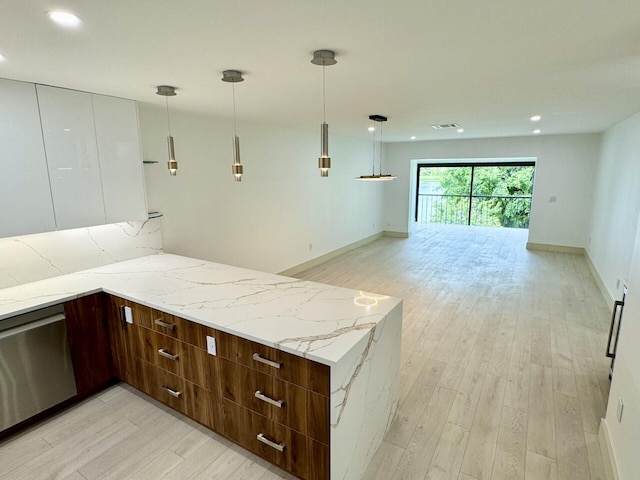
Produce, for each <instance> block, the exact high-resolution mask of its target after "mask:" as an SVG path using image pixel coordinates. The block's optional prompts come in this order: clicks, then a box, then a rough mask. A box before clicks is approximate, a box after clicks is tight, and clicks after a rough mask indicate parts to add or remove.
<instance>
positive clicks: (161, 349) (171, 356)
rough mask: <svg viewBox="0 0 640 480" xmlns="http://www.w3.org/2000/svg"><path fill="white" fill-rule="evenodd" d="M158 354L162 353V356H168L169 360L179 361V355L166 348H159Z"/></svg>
mask: <svg viewBox="0 0 640 480" xmlns="http://www.w3.org/2000/svg"><path fill="white" fill-rule="evenodd" d="M158 355H160V356H161V357H164V358H168V359H169V360H173V361H174V362H177V361H178V355H174V354H173V353H171V352H168V351H167V350H165V349H164V348H159V349H158Z"/></svg>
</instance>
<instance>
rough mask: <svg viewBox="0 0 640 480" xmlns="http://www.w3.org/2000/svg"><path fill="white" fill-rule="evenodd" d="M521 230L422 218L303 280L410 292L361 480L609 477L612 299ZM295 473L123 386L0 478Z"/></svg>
mask: <svg viewBox="0 0 640 480" xmlns="http://www.w3.org/2000/svg"><path fill="white" fill-rule="evenodd" d="M526 235H527V232H526V231H524V230H510V229H505V230H500V229H485V228H474V227H471V228H469V227H448V228H443V227H436V228H429V229H420V230H419V231H417V232H416V233H415V234H414V235H413V236H412V237H411V238H409V239H394V238H382V239H380V240H377V241H375V242H373V243H371V244H369V245H366V246H364V247H361V248H358V249H356V250H353V251H351V252H348V253H347V254H344V255H341V256H340V257H336V258H335V259H332V260H330V261H329V262H326V263H324V264H322V265H320V266H318V267H314V268H312V269H309V270H307V271H305V272H303V273H302V274H301V275H298V276H299V277H300V278H304V279H309V280H314V281H319V282H325V283H330V284H333V285H340V286H345V287H350V288H356V289H361V290H368V291H373V292H377V293H384V294H388V295H393V296H398V297H402V298H403V299H404V314H403V317H404V319H403V336H402V370H401V386H400V399H401V401H400V406H399V411H398V417H397V419H396V420H395V422H394V424H393V425H392V427H391V430H390V432H389V433H388V434H387V436H386V437H385V441H384V442H383V444H382V446H381V447H380V449H379V450H378V452H377V453H376V455H375V457H374V459H373V461H372V462H371V464H370V467H369V469H368V471H367V472H366V474H365V477H364V478H365V479H369V480H370V479H381V480H382V479H384V480H393V479H425V478H426V479H430V480H433V479H459V480H474V479H475V480H486V479H495V480H506V479H525V480H537V479H545V480H546V479H554V480H573V479H575V480H589V479H591V480H604V479H605V476H604V468H603V464H602V458H601V455H600V450H599V447H598V443H597V432H598V427H599V422H600V418H601V417H602V416H603V415H604V412H605V405H606V401H607V395H608V390H609V381H608V376H607V369H608V362H607V361H606V360H605V357H604V350H605V343H606V335H607V327H608V320H609V315H610V313H609V305H607V304H606V302H605V301H604V299H603V298H602V296H601V294H600V292H599V291H598V289H597V287H596V285H595V283H594V281H593V278H592V277H591V274H590V272H589V270H588V267H587V264H586V261H585V259H584V258H583V257H582V256H579V255H571V254H560V253H552V252H533V251H527V250H526V249H525V248H524V247H525V243H526ZM41 478H42V479H44V478H60V479H65V478H66V479H73V480H82V479H88V480H93V479H105V478H114V479H128V478H131V479H136V480H141V479H147V478H149V479H154V480H156V479H181V480H186V479H233V480H239V479H260V480H268V479H278V478H287V479H290V478H292V477H290V476H289V475H287V474H286V473H284V472H282V471H281V470H279V469H277V468H276V467H273V466H270V465H269V464H267V463H266V462H263V461H262V460H260V459H258V458H257V457H255V456H253V455H251V454H249V453H247V452H245V451H244V450H242V449H240V448H239V447H236V446H235V445H233V444H231V443H230V442H228V441H226V440H224V439H222V438H221V437H220V436H218V435H216V434H214V433H212V432H209V431H207V430H206V429H204V428H203V427H201V426H199V425H197V424H195V423H193V422H191V421H190V420H187V419H186V418H185V417H183V416H181V415H179V414H176V413H173V412H171V411H170V410H169V409H167V408H165V407H163V406H162V405H160V404H158V403H157V402H155V401H153V400H150V399H149V397H146V396H144V395H142V394H138V393H137V392H135V391H133V390H132V389H130V388H129V387H127V386H122V385H118V386H116V387H113V388H111V389H109V390H107V391H105V392H103V393H102V394H100V395H98V396H95V397H92V398H91V399H89V400H87V401H85V402H83V403H82V404H80V405H77V406H75V407H74V408H72V409H70V410H68V411H66V412H64V413H62V414H60V415H57V416H55V417H53V418H51V419H49V420H47V421H45V422H43V423H41V424H39V425H37V426H35V427H33V428H31V429H29V430H28V431H26V432H24V433H23V434H21V435H18V436H16V437H13V438H12V439H10V440H8V441H5V442H4V443H0V479H3V480H4V479H7V480H8V479H11V480H19V479H29V480H36V479H41Z"/></svg>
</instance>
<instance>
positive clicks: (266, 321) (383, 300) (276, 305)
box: [0, 254, 401, 365]
mask: <svg viewBox="0 0 640 480" xmlns="http://www.w3.org/2000/svg"><path fill="white" fill-rule="evenodd" d="M99 291H105V292H107V293H111V294H114V295H117V296H120V297H123V298H126V299H128V300H132V301H135V302H138V303H140V304H143V305H147V306H149V307H152V308H155V309H158V310H161V311H163V312H166V313H170V314H173V315H178V316H180V317H183V318H186V319H188V320H192V321H194V322H197V323H201V324H203V325H206V326H210V327H213V328H216V329H218V330H221V331H224V332H228V333H232V334H234V335H238V336H240V337H243V338H246V339H249V340H254V341H257V342H259V343H262V344H265V345H269V346H273V347H276V348H279V349H281V350H284V351H287V352H289V353H293V354H296V355H299V356H303V357H306V358H309V359H311V360H315V361H317V362H321V363H324V364H327V365H335V364H336V363H337V362H338V361H339V360H340V359H341V358H342V357H343V356H344V355H346V354H347V353H348V352H349V351H350V350H351V349H352V348H353V347H354V346H355V345H356V344H357V343H358V342H359V341H360V340H361V339H362V338H363V337H364V336H366V335H369V333H370V332H371V330H372V329H373V328H375V326H376V325H377V324H378V322H380V320H382V319H383V318H384V317H385V316H386V315H387V314H388V313H389V312H391V310H392V309H393V308H394V307H396V306H397V305H398V304H400V303H401V300H400V299H398V298H393V297H387V296H383V295H376V294H372V293H366V292H361V291H358V290H350V289H346V288H340V287H334V286H331V285H325V284H321V283H315V282H308V281H303V280H298V279H295V278H290V277H283V276H280V275H274V274H270V273H263V272H258V271H254V270H247V269H244V268H238V267H232V266H228V265H223V264H219V263H213V262H207V261H203V260H197V259H193V258H188V257H182V256H178V255H170V254H158V255H150V256H147V257H141V258H137V259H134V260H128V261H124V262H118V263H115V264H112V265H107V266H104V267H98V268H94V269H91V270H84V271H81V272H77V273H72V274H68V275H62V276H59V277H54V278H50V279H47V280H41V281H38V282H33V283H28V284H25V285H20V286H16V287H11V288H6V289H3V290H0V321H1V320H3V319H6V318H8V317H11V316H13V315H17V314H20V313H26V312H29V311H32V310H36V309H38V308H42V307H45V306H49V305H54V304H57V303H61V302H65V301H68V300H72V299H74V298H78V297H81V296H84V295H87V294H91V293H95V292H99Z"/></svg>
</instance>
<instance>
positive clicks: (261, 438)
mask: <svg viewBox="0 0 640 480" xmlns="http://www.w3.org/2000/svg"><path fill="white" fill-rule="evenodd" d="M256 438H257V439H258V441H259V442H262V443H264V444H265V445H269V446H270V447H271V448H275V449H276V450H278V451H279V452H284V447H285V444H284V443H276V442H272V441H271V440H269V439H268V438H267V437H265V436H264V434H262V433H259V434H258V435H256Z"/></svg>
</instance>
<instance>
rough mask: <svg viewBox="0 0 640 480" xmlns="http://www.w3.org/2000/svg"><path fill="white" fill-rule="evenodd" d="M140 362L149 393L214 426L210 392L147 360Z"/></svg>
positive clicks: (197, 419) (176, 408)
mask: <svg viewBox="0 0 640 480" xmlns="http://www.w3.org/2000/svg"><path fill="white" fill-rule="evenodd" d="M142 363H143V369H144V377H145V387H146V391H147V393H148V394H149V395H151V396H152V397H153V398H155V399H156V400H158V401H160V402H162V403H164V404H165V405H168V406H170V407H171V408H173V409H174V410H177V411H179V412H181V413H184V414H185V415H186V416H188V417H190V418H193V419H194V420H196V421H197V422H200V423H202V424H203V425H206V426H208V427H209V428H214V424H213V413H212V409H211V404H212V400H213V399H212V397H211V392H209V391H207V390H205V389H204V388H200V387H198V386H197V385H195V384H193V383H191V382H189V381H186V380H185V379H183V378H180V377H178V376H177V375H173V374H172V373H169V372H167V371H166V370H163V369H161V368H158V367H157V366H155V365H152V364H150V363H148V362H142Z"/></svg>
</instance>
